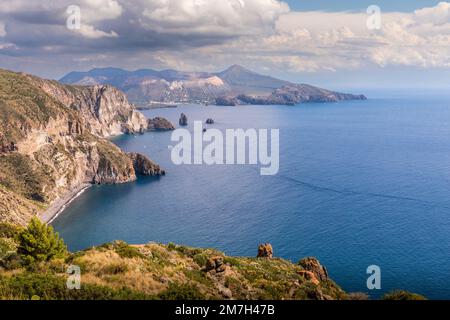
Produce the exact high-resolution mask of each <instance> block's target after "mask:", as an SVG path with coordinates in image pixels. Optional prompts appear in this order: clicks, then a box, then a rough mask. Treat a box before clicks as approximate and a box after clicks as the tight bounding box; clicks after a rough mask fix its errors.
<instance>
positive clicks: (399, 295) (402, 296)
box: [383, 290, 427, 300]
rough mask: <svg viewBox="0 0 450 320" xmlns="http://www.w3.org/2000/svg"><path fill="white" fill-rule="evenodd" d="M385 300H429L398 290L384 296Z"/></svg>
mask: <svg viewBox="0 0 450 320" xmlns="http://www.w3.org/2000/svg"><path fill="white" fill-rule="evenodd" d="M383 300H427V298H425V297H424V296H421V295H420V294H417V293H411V292H408V291H403V290H396V291H394V292H391V293H388V294H386V295H384V296H383Z"/></svg>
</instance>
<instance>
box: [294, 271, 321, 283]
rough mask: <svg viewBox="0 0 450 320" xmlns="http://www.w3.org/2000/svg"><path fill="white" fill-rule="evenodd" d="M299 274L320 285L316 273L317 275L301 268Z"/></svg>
mask: <svg viewBox="0 0 450 320" xmlns="http://www.w3.org/2000/svg"><path fill="white" fill-rule="evenodd" d="M298 274H299V275H300V276H301V277H302V278H304V279H306V280H308V281H310V282H311V283H313V284H314V285H316V286H318V285H319V284H320V281H319V280H318V279H317V278H316V275H315V274H314V273H312V272H311V271H307V270H300V271H299V272H298Z"/></svg>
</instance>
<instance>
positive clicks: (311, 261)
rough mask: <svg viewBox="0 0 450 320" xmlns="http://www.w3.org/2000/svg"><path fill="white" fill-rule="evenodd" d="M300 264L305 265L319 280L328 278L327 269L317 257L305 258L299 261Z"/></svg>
mask: <svg viewBox="0 0 450 320" xmlns="http://www.w3.org/2000/svg"><path fill="white" fill-rule="evenodd" d="M298 264H299V265H300V266H301V267H303V268H304V269H305V270H306V271H308V272H309V273H310V276H311V274H312V275H314V277H315V278H316V279H317V280H319V281H326V280H328V272H327V269H326V268H325V267H324V266H322V265H321V264H320V262H319V260H317V259H316V258H311V257H310V258H305V259H302V260H300V261H299V262H298Z"/></svg>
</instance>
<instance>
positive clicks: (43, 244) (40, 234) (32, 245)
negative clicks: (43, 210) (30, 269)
mask: <svg viewBox="0 0 450 320" xmlns="http://www.w3.org/2000/svg"><path fill="white" fill-rule="evenodd" d="M17 252H18V253H19V254H20V256H21V257H22V259H23V260H24V262H25V263H27V264H32V263H35V262H42V261H50V260H52V259H55V258H64V256H65V255H66V253H67V247H66V245H65V244H64V241H63V240H62V239H60V238H59V235H58V233H55V232H54V231H53V228H52V227H51V226H47V225H46V224H44V223H42V222H41V221H40V220H39V219H37V218H33V219H32V220H31V222H30V224H29V225H28V227H27V228H26V229H25V230H23V231H22V232H21V233H20V234H19V248H18V250H17Z"/></svg>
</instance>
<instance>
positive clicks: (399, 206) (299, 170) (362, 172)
mask: <svg viewBox="0 0 450 320" xmlns="http://www.w3.org/2000/svg"><path fill="white" fill-rule="evenodd" d="M368 98H369V99H368V100H366V101H346V102H340V103H310V104H301V105H296V106H238V107H223V106H211V105H210V106H201V105H181V106H179V107H178V108H176V109H174V108H170V109H155V110H150V111H144V113H145V115H146V116H147V117H156V116H162V117H166V118H167V119H169V120H171V121H172V122H173V123H175V124H177V125H178V119H179V117H180V114H181V113H182V112H183V113H185V114H186V115H187V117H188V120H189V126H188V127H186V129H188V130H190V131H191V132H192V131H193V122H194V121H202V122H203V123H204V122H205V120H206V119H208V118H212V119H214V121H215V123H214V124H213V125H210V126H206V125H205V127H207V128H216V129H219V130H222V131H225V130H226V129H237V128H242V129H250V128H254V129H279V133H280V139H279V146H280V159H279V164H280V168H279V172H278V174H277V175H273V176H262V175H261V174H260V166H258V165H212V166H209V165H175V164H174V163H173V161H172V158H171V148H170V147H169V146H173V145H175V144H176V143H175V142H172V141H171V135H172V132H149V133H146V134H144V135H137V136H120V137H116V138H114V139H113V142H114V143H115V144H117V145H118V146H119V147H121V148H122V149H123V150H125V151H127V152H140V153H143V154H145V155H147V156H149V157H150V158H151V159H152V160H154V161H155V162H157V163H158V164H160V165H161V166H162V167H163V168H164V169H165V170H166V171H167V175H166V176H164V177H160V178H155V177H140V178H139V179H138V181H136V182H134V183H128V184H123V185H106V186H94V187H92V188H90V189H89V190H87V191H86V192H84V193H83V194H81V195H80V196H79V197H78V198H77V199H75V200H74V201H73V202H71V203H70V205H69V206H68V207H67V208H66V210H65V211H64V212H63V213H62V214H61V215H60V216H59V217H58V218H57V219H56V220H55V221H54V222H53V226H54V228H55V229H56V231H58V232H59V233H60V235H61V236H62V237H63V238H64V240H65V242H66V243H67V245H68V247H69V249H70V250H73V251H75V250H81V249H86V248H89V247H92V246H95V245H100V244H102V243H106V242H110V241H112V240H117V239H120V240H124V241H127V242H128V243H131V244H143V243H148V242H158V243H169V242H173V243H177V244H183V245H188V246H193V247H202V248H209V247H211V248H217V249H220V250H221V251H224V252H225V253H226V254H227V255H230V256H253V257H254V256H256V254H257V248H258V245H259V244H260V243H267V242H268V243H271V244H272V246H273V248H274V255H275V256H276V257H280V258H284V259H288V260H291V261H292V262H294V263H296V262H297V261H299V260H300V259H301V258H303V257H309V256H314V257H317V258H318V259H319V260H320V261H321V263H322V264H323V265H325V266H326V267H327V269H328V272H329V275H330V277H331V278H332V279H333V280H334V281H336V282H337V283H338V284H339V285H340V286H341V287H342V288H343V289H344V290H346V291H347V292H365V293H367V294H369V295H370V296H371V297H373V298H378V297H380V296H381V295H383V294H384V293H386V292H390V291H392V290H394V289H405V290H408V291H412V292H416V293H419V294H423V295H425V296H426V297H428V298H432V299H449V298H450V94H448V93H445V92H441V93H436V92H428V91H427V90H422V91H421V90H403V91H398V92H396V91H388V90H375V91H374V92H373V93H372V94H369V95H368ZM370 266H378V267H379V268H380V271H381V278H380V279H381V289H380V290H369V289H368V286H367V280H368V278H369V277H370V276H371V274H368V272H367V269H368V267H370Z"/></svg>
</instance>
